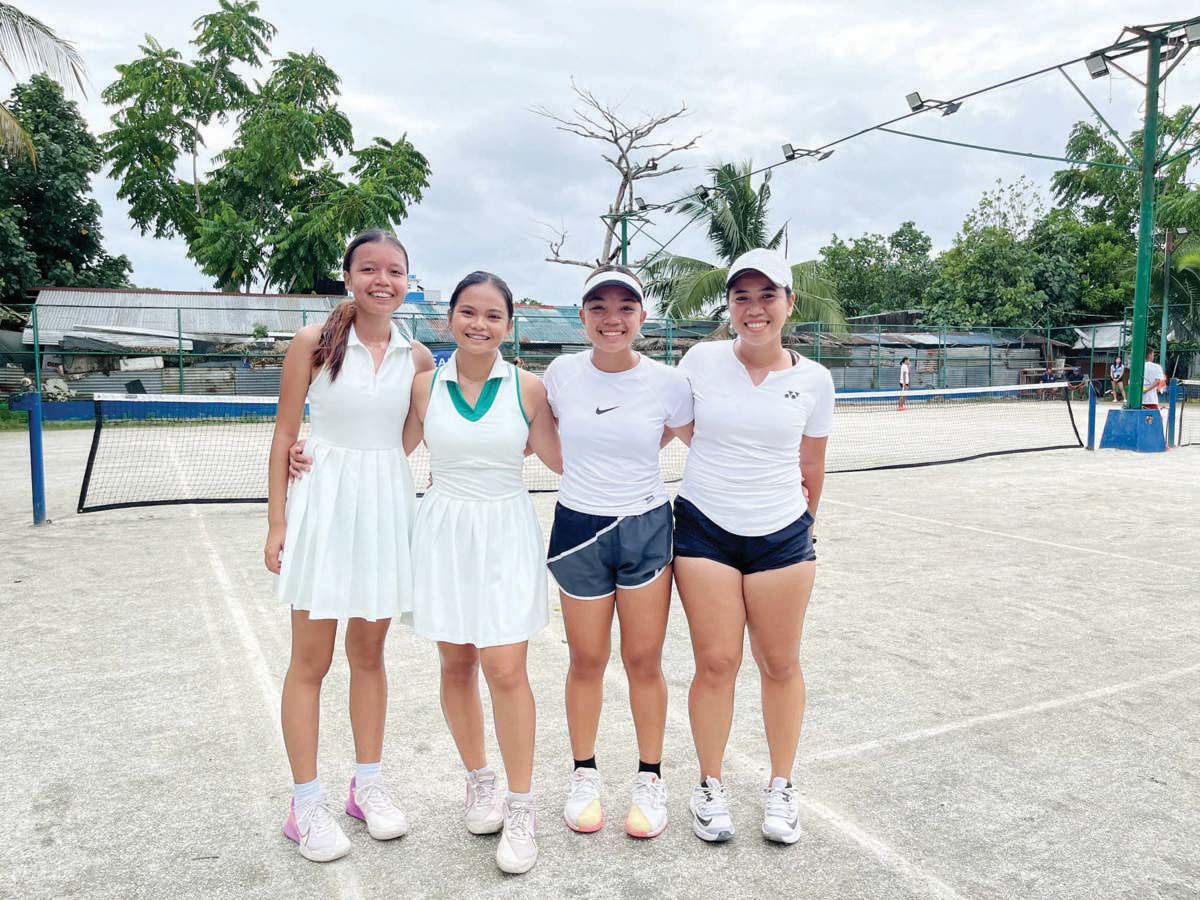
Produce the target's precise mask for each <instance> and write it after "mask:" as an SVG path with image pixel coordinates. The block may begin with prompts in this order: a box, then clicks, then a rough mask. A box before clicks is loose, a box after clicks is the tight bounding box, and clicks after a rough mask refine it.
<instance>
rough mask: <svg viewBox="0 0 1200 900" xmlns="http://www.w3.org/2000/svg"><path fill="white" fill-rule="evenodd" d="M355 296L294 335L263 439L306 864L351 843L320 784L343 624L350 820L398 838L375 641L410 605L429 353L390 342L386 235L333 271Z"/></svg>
mask: <svg viewBox="0 0 1200 900" xmlns="http://www.w3.org/2000/svg"><path fill="white" fill-rule="evenodd" d="M342 268H343V270H344V272H343V276H344V278H345V280H346V285H347V288H348V290H349V291H350V293H351V294H352V295H353V299H352V300H350V301H347V302H344V303H342V304H341V305H339V306H338V307H337V308H336V309H335V310H334V311H333V312H332V313H331V314H330V316H329V318H328V319H327V320H326V322H325V323H324V324H323V325H309V326H307V327H305V328H302V329H301V330H300V331H298V332H297V333H296V336H295V338H293V340H292V343H291V346H290V347H289V348H288V352H287V356H286V358H285V360H284V363H283V375H282V381H281V383H280V390H279V407H278V412H277V416H276V420H275V434H274V438H273V440H272V442H271V457H270V474H269V499H268V505H267V518H268V522H269V530H268V533H267V542H266V548H265V550H264V557H265V562H266V566H267V568H268V569H269V570H270V571H272V572H275V573H277V574H278V575H279V578H278V580H277V582H276V593H277V595H278V596H279V597H280V599H282V600H283V601H284V602H286V603H288V604H289V605H290V606H291V610H292V612H291V620H292V653H291V660H290V662H289V664H288V671H287V676H286V677H285V678H284V682H283V700H282V706H281V711H282V725H283V740H284V744H285V746H286V748H287V754H288V760H289V762H290V763H291V769H292V780H293V797H292V804H291V807H290V809H289V811H288V816H287V820H286V822H285V824H284V834H285V835H286V836H287V837H288V838H289V839H291V840H292V841H294V842H295V843H296V845H297V847H298V848H299V851H300V853H301V855H302V856H304V857H305V858H306V859H310V860H314V861H317V862H325V861H328V860H332V859H337V858H338V857H340V856H344V855H345V854H346V853H348V852H349V850H350V842H349V840H348V839H347V837H346V835H345V833H344V832H343V831H342V829H341V827H340V826H339V825H338V823H337V821H336V820H335V819H334V818H333V814H332V813H333V811H334V810H333V809H332V804H331V803H330V802H329V801H327V800H326V798H325V795H324V793H323V792H322V790H321V785H320V781H319V779H318V778H317V733H318V722H319V718H320V697H321V682H322V680H323V679H324V677H325V673H326V672H327V671H328V670H329V665H330V662H331V660H332V658H333V647H334V639H335V638H336V636H337V628H338V621H339V620H348V624H347V626H346V656H347V658H348V660H349V663H350V723H351V726H352V728H353V731H354V745H355V758H356V760H357V765H356V768H355V774H354V777H353V778H352V779H351V781H350V791H349V796H348V797H347V800H346V803H345V809H346V812H347V813H349V814H350V815H352V816H354V817H356V818H359V819H363V820H364V821H365V822H366V824H367V829H368V831H369V833H370V835H371V836H372V837H374V838H376V839H379V840H386V839H389V838H395V837H399V836H400V835H402V834H404V833H405V831H406V830H407V828H408V825H407V822H406V820H405V817H404V813H403V812H401V810H400V809H399V808H397V806H396V804H395V802H394V801H393V799H392V797H391V795H390V793H389V792H388V790H387V788H386V787H385V786H384V783H383V781H382V778H381V774H380V766H381V758H382V753H383V730H384V718H385V713H386V710H387V676H386V674H385V672H384V666H383V644H384V638H385V637H386V636H387V631H388V626H389V624H390V623H391V620H392V618H393V617H395V616H397V615H399V614H400V613H402V612H405V611H407V610H408V609H410V608H411V601H412V589H413V587H412V568H413V567H412V558H411V556H410V554H409V541H410V536H411V529H412V524H413V519H414V516H415V498H414V492H413V485H412V476H411V475H410V473H409V469H408V460H407V458H406V457H407V452H408V451H409V450H411V449H412V447H413V446H415V441H409V442H408V445H407V446H406V442H405V441H404V438H403V430H404V424H405V420H406V418H407V416H408V410H409V398H410V396H411V389H412V381H413V376H414V375H415V374H416V373H418V372H423V371H428V370H430V369H432V368H433V357H432V355H431V354H430V352H429V350H428V349H426V348H425V347H423V346H422V345H421V344H418V343H416V342H415V341H410V340H408V339H407V338H406V337H404V335H402V334H401V333H400V330H399V329H398V328H397V327H396V325H395V324H394V323H393V322H392V320H391V315H392V313H393V312H395V310H396V309H397V307H399V306H400V304H401V303H402V302H403V301H404V295H405V293H406V291H407V290H408V253H407V252H406V251H405V249H404V247H403V245H402V244H401V243H400V242H399V241H398V240H397V239H396V237H395V235H392V234H390V233H387V232H383V231H368V232H364V233H363V234H360V235H358V236H357V237H355V238H354V240H352V241H351V242H350V245H349V247H347V249H346V254H345V258H344V260H343V266H342ZM306 401H307V403H308V407H309V415H310V418H311V423H312V431H311V434H310V436H309V438H308V452H309V454H310V456H311V457H312V459H313V460H314V461H315V466H314V469H315V471H314V472H313V473H312V474H311V475H310V476H309V477H307V478H304V479H303V480H300V481H297V482H296V483H294V484H293V485H292V487H291V490H290V491H289V489H288V451H289V448H291V447H292V445H293V444H294V443H295V442H296V438H297V435H298V434H299V431H300V424H301V421H302V420H303V416H304V406H305V402H306Z"/></svg>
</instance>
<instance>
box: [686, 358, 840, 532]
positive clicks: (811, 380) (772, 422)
mask: <svg viewBox="0 0 1200 900" xmlns="http://www.w3.org/2000/svg"><path fill="white" fill-rule="evenodd" d="M679 368H680V369H681V370H682V371H683V373H684V374H685V375H687V378H688V381H690V382H691V385H692V398H693V401H694V403H695V408H696V426H695V434H694V436H693V437H692V446H691V450H690V451H689V452H688V458H687V465H686V466H685V467H684V470H683V484H681V485H680V488H679V495H680V496H681V497H684V498H686V499H687V500H689V501H690V502H692V503H694V504H695V505H696V506H697V507H698V508H699V510H700V511H701V512H702V513H704V515H706V516H708V518H710V519H712V520H713V521H714V522H716V523H717V524H718V525H720V526H721V527H722V528H724V529H725V530H726V531H729V532H732V533H734V534H738V535H742V536H745V537H757V536H760V535H764V534H770V533H771V532H773V531H778V530H779V529H781V528H783V527H785V526H786V525H790V524H791V523H792V522H794V521H796V519H798V518H800V516H802V515H803V514H804V511H805V510H806V509H807V508H808V505H807V504H806V503H805V502H804V491H803V488H802V486H801V479H800V439H801V437H804V436H807V437H825V436H826V435H828V434H829V433H830V432H831V431H832V430H833V377H832V376H831V375H830V374H829V370H828V369H826V368H825V367H824V366H822V365H821V364H820V363H817V362H813V361H812V360H810V359H805V358H804V357H800V359H799V360H797V362H796V364H795V365H794V366H792V367H791V368H790V369H784V370H783V371H779V372H768V373H767V377H766V378H765V379H763V382H762V384H760V385H757V386H756V385H755V384H754V382H752V381H751V380H750V374H749V373H748V372H747V371H746V367H745V366H743V365H742V364H741V362H740V361H739V360H738V358H737V357H736V356H734V353H733V341H714V342H711V343H704V344H697V345H696V346H694V347H692V348H691V349H690V350H688V352H687V353H686V354H684V357H683V359H682V360H681V361H680V363H679Z"/></svg>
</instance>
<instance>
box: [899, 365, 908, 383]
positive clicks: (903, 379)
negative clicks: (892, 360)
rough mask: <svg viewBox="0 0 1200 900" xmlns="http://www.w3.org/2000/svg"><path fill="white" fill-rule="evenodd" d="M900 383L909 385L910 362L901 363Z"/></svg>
mask: <svg viewBox="0 0 1200 900" xmlns="http://www.w3.org/2000/svg"><path fill="white" fill-rule="evenodd" d="M900 383H901V384H902V385H904V386H905V387H908V363H900Z"/></svg>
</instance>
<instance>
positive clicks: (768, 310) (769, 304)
mask: <svg viewBox="0 0 1200 900" xmlns="http://www.w3.org/2000/svg"><path fill="white" fill-rule="evenodd" d="M728 302H729V323H730V324H731V325H732V326H733V330H734V331H736V332H737V335H738V337H739V338H740V339H741V340H744V341H746V342H747V343H749V344H767V343H772V342H774V343H778V342H779V336H780V334H781V333H782V332H783V326H784V324H785V323H786V322H787V320H788V316H790V315H791V314H792V298H791V297H790V296H789V295H788V293H787V292H786V291H784V289H783V288H781V287H779V286H778V285H777V284H775V283H774V282H773V281H771V279H769V278H767V276H766V275H763V274H761V273H759V272H753V271H751V272H746V273H745V274H743V275H739V276H738V277H737V279H736V280H735V281H734V282H733V284H731V285H730V286H729V294H728Z"/></svg>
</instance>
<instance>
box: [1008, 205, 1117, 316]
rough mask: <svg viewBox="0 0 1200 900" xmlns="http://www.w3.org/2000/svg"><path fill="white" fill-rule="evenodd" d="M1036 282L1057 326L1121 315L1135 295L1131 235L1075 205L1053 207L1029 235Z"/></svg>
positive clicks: (1027, 241)
mask: <svg viewBox="0 0 1200 900" xmlns="http://www.w3.org/2000/svg"><path fill="white" fill-rule="evenodd" d="M1026 243H1027V246H1028V247H1029V249H1030V250H1032V251H1033V253H1034V258H1035V261H1034V274H1033V282H1034V285H1035V287H1037V289H1038V290H1040V291H1041V292H1042V293H1043V294H1044V295H1045V297H1046V311H1045V312H1043V317H1044V316H1045V315H1046V314H1048V315H1049V316H1050V319H1051V322H1052V323H1053V324H1056V325H1069V324H1077V323H1081V322H1083V321H1085V320H1088V319H1090V320H1092V321H1095V320H1097V319H1101V318H1103V319H1119V318H1121V316H1122V315H1123V313H1124V309H1125V305H1126V304H1127V303H1129V302H1131V298H1132V297H1133V275H1134V257H1135V247H1134V242H1133V239H1132V237H1131V235H1130V234H1129V233H1128V232H1125V231H1122V230H1121V229H1119V228H1118V227H1117V226H1115V225H1112V224H1110V223H1107V222H1098V223H1094V224H1086V223H1084V222H1082V221H1080V220H1079V218H1078V217H1077V216H1076V214H1075V213H1074V212H1073V211H1072V210H1070V209H1064V208H1058V209H1052V210H1051V211H1050V212H1049V213H1048V214H1047V215H1045V216H1044V217H1042V218H1041V219H1039V220H1038V221H1037V222H1036V223H1035V224H1034V226H1033V228H1032V229H1031V231H1030V234H1029V237H1028V238H1027V239H1026Z"/></svg>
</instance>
